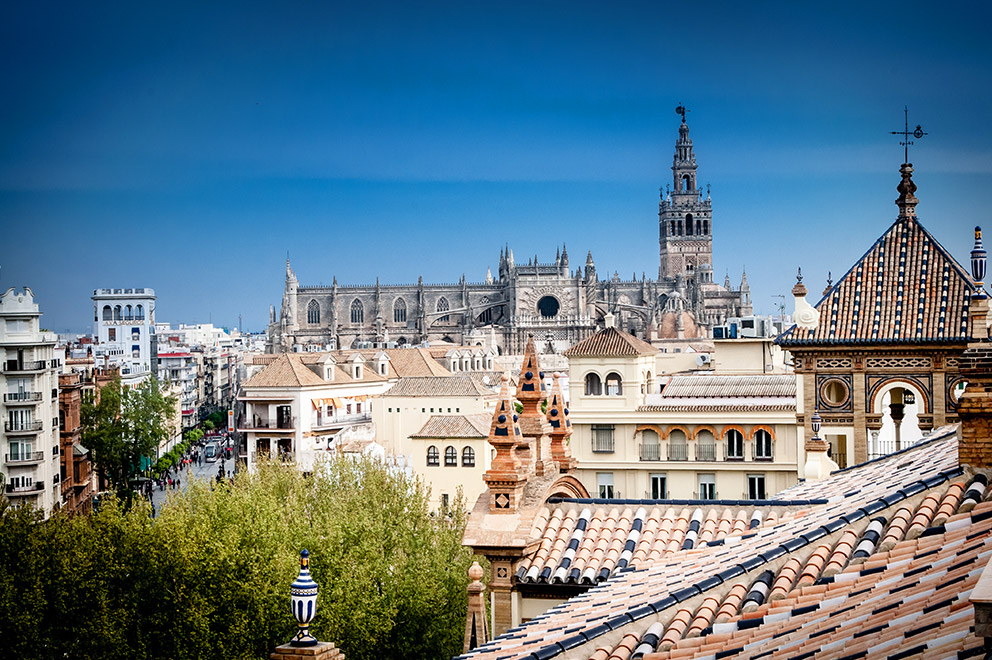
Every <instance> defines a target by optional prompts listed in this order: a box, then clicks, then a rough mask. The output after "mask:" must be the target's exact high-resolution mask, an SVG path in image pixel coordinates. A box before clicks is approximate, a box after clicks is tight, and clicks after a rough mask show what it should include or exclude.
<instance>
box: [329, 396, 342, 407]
mask: <svg viewBox="0 0 992 660" xmlns="http://www.w3.org/2000/svg"><path fill="white" fill-rule="evenodd" d="M331 401H332V402H333V403H334V407H335V408H344V403H342V402H341V399H339V398H337V397H333V398H332V399H331Z"/></svg>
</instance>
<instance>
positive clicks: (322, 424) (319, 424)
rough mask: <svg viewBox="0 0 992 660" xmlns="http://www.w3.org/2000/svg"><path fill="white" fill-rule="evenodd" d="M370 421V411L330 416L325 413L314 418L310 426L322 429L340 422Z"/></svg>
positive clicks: (337, 424)
mask: <svg viewBox="0 0 992 660" xmlns="http://www.w3.org/2000/svg"><path fill="white" fill-rule="evenodd" d="M371 421H372V413H369V412H361V413H352V414H350V415H347V414H345V415H331V416H330V417H327V416H326V415H325V416H322V417H317V418H316V419H314V420H313V424H312V426H313V428H315V429H322V428H326V427H328V426H339V425H341V424H355V423H357V422H371Z"/></svg>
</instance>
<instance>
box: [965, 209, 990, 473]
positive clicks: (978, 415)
mask: <svg viewBox="0 0 992 660" xmlns="http://www.w3.org/2000/svg"><path fill="white" fill-rule="evenodd" d="M985 258H986V255H985V250H984V248H983V247H982V229H981V227H975V249H974V250H972V252H971V274H972V277H973V278H974V280H975V290H974V293H973V294H972V296H971V307H970V310H969V311H970V325H971V327H970V328H969V330H970V334H971V339H972V341H971V343H969V344H968V348H967V349H966V350H965V352H964V353H963V354H962V355H961V361H960V362H959V368H960V371H961V375H962V376H964V378H965V380H966V381H967V386H966V387H965V390H964V392H963V393H962V394H961V396H960V398H959V399H958V404H957V413H958V417H959V418H960V419H961V424H960V425H959V426H958V463H959V464H960V465H962V466H965V465H970V466H971V467H972V468H976V469H977V468H988V467H992V342H990V341H989V331H988V325H987V317H988V312H989V300H988V296H986V295H985V291H984V286H983V281H982V280H983V279H984V278H985Z"/></svg>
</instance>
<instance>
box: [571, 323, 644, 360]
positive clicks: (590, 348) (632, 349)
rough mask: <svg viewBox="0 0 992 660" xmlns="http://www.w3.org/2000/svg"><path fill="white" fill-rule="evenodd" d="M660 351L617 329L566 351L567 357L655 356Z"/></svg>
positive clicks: (608, 329)
mask: <svg viewBox="0 0 992 660" xmlns="http://www.w3.org/2000/svg"><path fill="white" fill-rule="evenodd" d="M657 352H658V349H657V348H655V347H654V346H652V345H651V344H649V343H647V342H646V341H644V340H643V339H638V338H637V337H635V336H634V335H631V334H628V333H626V332H624V331H622V330H618V329H617V328H615V327H609V328H604V329H603V330H600V331H599V332H597V333H596V334H594V335H592V336H590V337H586V338H585V339H583V340H582V341H580V342H579V343H578V344H575V345H574V346H572V347H570V348H568V349H566V350H565V352H564V353H563V355H564V356H565V357H569V358H571V357H584V356H588V357H598V356H603V357H607V356H609V357H613V356H624V355H654V354H655V353H657Z"/></svg>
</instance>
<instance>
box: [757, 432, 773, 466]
mask: <svg viewBox="0 0 992 660" xmlns="http://www.w3.org/2000/svg"><path fill="white" fill-rule="evenodd" d="M754 460H756V461H770V460H772V434H771V433H769V432H768V431H766V430H765V429H758V430H757V431H755V432H754Z"/></svg>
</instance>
